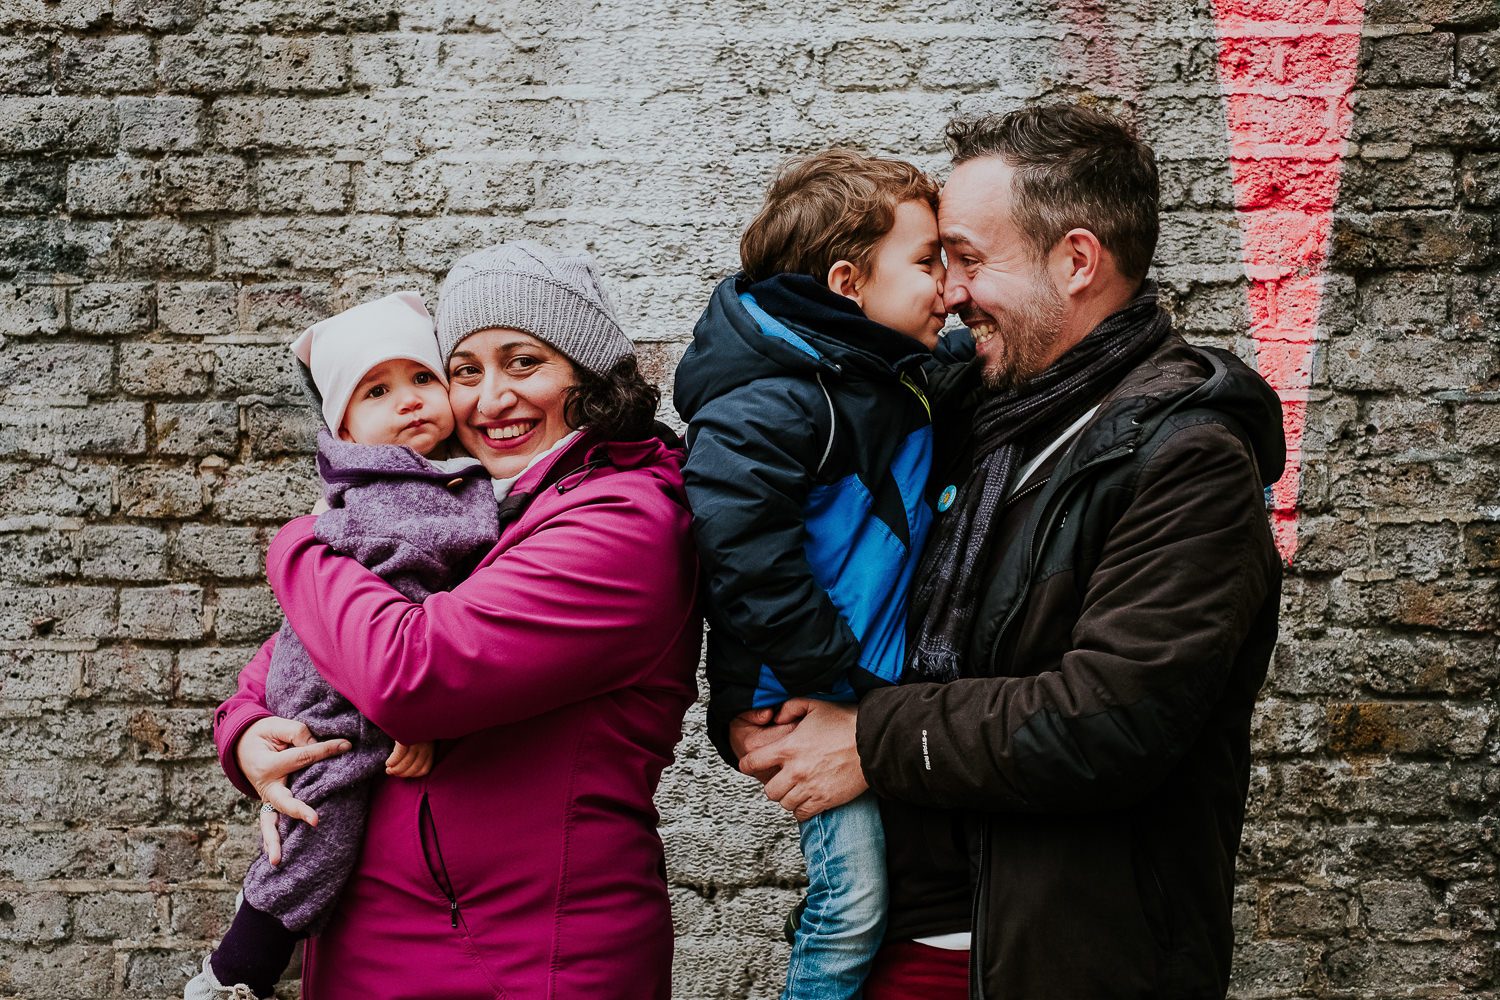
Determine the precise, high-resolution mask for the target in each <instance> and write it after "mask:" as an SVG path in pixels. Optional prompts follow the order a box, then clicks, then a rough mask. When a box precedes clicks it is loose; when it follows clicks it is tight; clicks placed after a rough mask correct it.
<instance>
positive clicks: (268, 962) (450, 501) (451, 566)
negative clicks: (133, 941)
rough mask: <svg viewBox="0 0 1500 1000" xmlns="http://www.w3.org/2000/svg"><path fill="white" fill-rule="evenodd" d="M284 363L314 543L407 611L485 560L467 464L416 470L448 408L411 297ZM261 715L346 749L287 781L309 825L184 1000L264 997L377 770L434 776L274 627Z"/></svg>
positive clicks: (443, 436) (339, 882)
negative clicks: (312, 437) (297, 383)
mask: <svg viewBox="0 0 1500 1000" xmlns="http://www.w3.org/2000/svg"><path fill="white" fill-rule="evenodd" d="M292 350H293V352H295V353H296V355H297V358H298V359H299V360H300V361H301V362H302V364H303V365H305V366H306V367H307V368H308V370H309V371H310V372H311V375H312V380H313V384H314V385H315V386H316V387H317V390H318V394H319V395H320V397H321V400H322V410H323V419H324V421H325V423H326V424H327V428H328V429H327V430H325V431H320V432H319V434H318V472H319V474H320V475H321V476H322V478H323V483H324V494H325V500H326V502H327V504H328V505H329V509H328V510H327V511H326V512H325V513H323V514H321V515H320V516H319V518H318V521H317V536H318V539H319V540H320V541H322V542H324V543H326V544H327V545H329V546H331V547H333V548H335V549H337V550H339V551H340V552H343V553H346V554H348V555H350V556H352V557H353V558H355V559H358V560H359V561H360V562H362V563H364V564H365V565H366V566H368V567H369V568H370V569H371V570H373V571H374V572H376V573H378V574H380V576H382V577H384V578H385V579H386V580H388V581H389V582H390V583H391V584H392V585H393V586H395V588H396V589H397V590H399V591H401V592H402V593H403V594H405V595H406V596H407V597H409V598H411V599H413V600H418V601H420V600H423V599H425V598H426V597H427V596H428V595H429V594H432V593H434V592H435V591H438V590H445V589H447V588H448V587H451V586H452V585H453V584H455V583H457V582H458V581H460V580H463V579H464V578H465V577H467V576H468V575H469V573H470V572H471V571H472V570H473V568H474V566H475V565H476V564H477V563H478V561H479V560H480V559H481V558H482V557H483V556H484V555H485V554H486V553H488V552H489V551H490V549H492V548H493V547H494V545H495V543H496V541H497V539H498V537H499V533H500V529H499V518H498V516H497V513H496V504H495V494H494V492H493V490H492V489H491V484H490V481H489V480H488V478H486V477H485V475H484V472H483V469H482V468H481V466H480V465H479V463H478V462H477V461H475V460H474V459H472V458H469V457H467V456H463V457H460V458H455V459H449V460H446V461H441V460H434V459H433V458H432V457H430V456H434V455H435V454H437V453H438V452H439V449H442V448H443V447H444V446H445V443H446V441H447V439H448V437H449V435H450V434H452V432H453V411H452V410H451V409H450V408H449V405H448V392H447V379H446V377H445V374H444V369H443V364H442V358H441V357H440V356H439V354H438V345H437V337H436V334H435V333H434V330H433V322H432V317H431V316H430V315H428V312H427V309H426V307H425V306H424V305H423V304H422V299H421V296H419V295H417V294H416V293H415V292H397V293H396V294H394V295H389V296H386V297H385V298H383V299H379V300H377V301H375V302H367V303H364V304H363V305H359V306H355V307H354V308H353V309H349V310H347V311H345V312H342V313H340V314H339V315H337V316H334V317H333V318H331V319H327V320H324V321H323V322H321V323H317V324H315V325H313V326H312V327H311V328H309V329H308V330H307V331H306V332H305V333H303V334H302V336H301V337H299V338H298V339H297V341H296V342H295V343H294V344H293V345H292ZM266 705H267V707H269V708H270V709H271V711H272V712H274V713H275V714H277V715H280V716H283V717H286V718H292V719H297V720H298V721H300V722H302V723H303V724H305V725H306V726H307V727H308V729H309V730H310V731H311V732H312V734H313V735H314V736H315V737H316V738H317V739H320V740H328V739H339V738H342V739H347V740H348V741H349V742H350V743H351V744H352V749H350V750H349V751H347V752H346V753H344V754H342V755H340V756H337V757H333V758H330V759H328V760H325V761H321V762H319V763H316V764H313V765H311V766H309V767H307V768H305V769H304V770H301V771H298V772H297V773H295V774H293V775H292V776H291V777H290V779H289V785H290V790H291V793H292V794H293V795H294V796H296V797H297V798H299V799H301V800H302V801H303V802H305V803H307V805H309V806H311V807H312V808H313V809H314V810H316V812H317V820H318V822H317V825H316V827H314V826H311V825H308V824H306V823H299V822H295V821H292V820H289V819H287V818H285V817H283V818H281V820H280V821H279V822H280V828H281V834H282V837H283V841H284V845H285V848H284V851H283V857H282V858H281V860H280V862H279V863H273V861H272V860H271V859H269V858H267V857H266V856H265V855H264V854H263V855H262V856H261V857H259V858H257V859H256V860H255V861H254V862H253V863H252V864H251V866H250V870H249V872H248V873H247V874H246V875H245V884H244V900H243V903H242V905H241V906H240V908H239V910H238V911H237V912H236V913H235V917H234V923H233V924H232V925H231V926H230V928H229V931H228V933H227V934H225V936H224V940H223V941H221V942H220V943H219V947H218V948H217V949H216V950H215V951H214V952H213V954H211V955H209V956H208V957H207V958H206V959H204V962H203V971H202V972H201V973H199V974H198V975H197V976H195V977H194V978H193V979H192V980H191V981H190V982H189V983H188V984H187V988H186V991H185V992H184V994H183V996H184V998H185V1000H211V998H239V997H245V996H247V995H249V993H253V994H254V995H256V996H261V997H265V996H270V995H271V994H272V991H273V989H274V987H275V983H276V981H277V980H278V979H279V978H280V977H281V973H282V972H283V971H284V970H285V968H286V965H287V962H288V961H289V960H290V958H291V953H292V949H293V948H294V947H295V945H296V942H297V941H298V940H299V939H300V938H302V937H305V936H307V935H308V934H311V933H316V932H317V931H318V930H319V929H320V928H321V927H322V925H323V923H324V922H325V921H326V920H327V918H328V916H329V915H330V914H331V913H332V911H333V908H334V904H335V902H336V901H337V898H338V894H339V892H340V890H341V889H342V888H343V886H344V883H345V882H346V881H347V880H348V877H349V874H350V872H351V871H352V870H353V868H354V863H355V861H356V859H357V858H358V856H359V850H360V845H361V841H362V840H363V837H364V828H365V817H366V811H367V806H368V801H369V796H370V792H371V789H372V788H373V786H374V784H375V779H376V778H377V777H378V776H379V775H380V774H381V773H382V772H383V771H384V772H385V773H388V774H391V775H393V776H396V777H405V778H420V777H424V776H426V774H427V773H428V772H429V771H430V770H431V769H432V766H433V756H434V754H433V745H432V744H431V743H424V744H416V745H413V746H402V745H401V744H393V742H392V741H391V739H390V738H389V737H388V736H386V735H385V734H384V733H382V732H381V731H380V730H379V729H378V728H376V727H375V725H374V724H373V723H371V722H370V720H368V719H366V718H365V717H364V716H363V715H361V714H360V712H359V711H358V709H356V708H355V707H354V706H353V705H351V704H350V703H349V701H348V700H347V699H346V698H344V697H343V696H342V695H341V694H339V693H338V692H337V691H335V690H333V688H331V687H330V686H329V685H328V683H327V682H326V681H324V680H323V678H322V676H321V675H319V674H318V672H317V670H316V669H314V667H313V664H312V661H311V660H310V659H309V658H308V656H307V652H306V650H305V649H304V648H303V646H302V643H301V641H300V640H298V638H297V635H296V633H294V632H293V631H292V630H291V627H290V626H289V625H287V624H285V623H283V625H282V627H281V631H280V633H278V635H277V639H276V647H275V651H274V653H273V654H272V658H271V666H270V673H269V675H268V677H267V679H266ZM262 808H263V809H270V808H271V807H270V806H269V805H264V806H262ZM247 991H248V992H247Z"/></svg>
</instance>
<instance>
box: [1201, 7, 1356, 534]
mask: <svg viewBox="0 0 1500 1000" xmlns="http://www.w3.org/2000/svg"><path fill="white" fill-rule="evenodd" d="M1364 16H1365V10H1364V2H1363V0H1327V2H1306V0H1214V19H1215V28H1216V29H1217V32H1218V36H1219V83H1220V85H1221V87H1222V88H1223V90H1224V101H1225V109H1226V117H1227V120H1228V125H1229V162H1230V169H1231V171H1232V174H1233V179H1234V196H1235V206H1236V210H1237V213H1238V215H1239V220H1240V233H1241V237H1242V245H1243V255H1244V264H1245V274H1246V276H1247V277H1248V278H1249V279H1250V284H1249V290H1248V297H1249V313H1250V332H1251V335H1252V337H1253V338H1254V340H1255V357H1256V367H1257V368H1259V369H1260V373H1261V374H1262V375H1263V376H1265V379H1266V381H1268V382H1269V383H1270V384H1271V386H1272V388H1274V389H1275V390H1276V392H1277V394H1278V395H1279V396H1280V397H1281V406H1282V414H1283V420H1284V421H1285V426H1286V437H1287V468H1286V473H1285V475H1283V476H1282V478H1281V480H1280V482H1278V483H1277V484H1276V485H1275V486H1274V487H1273V488H1272V524H1273V527H1274V530H1275V534H1276V545H1277V548H1278V549H1280V550H1281V555H1282V557H1283V558H1284V559H1285V560H1286V561H1287V562H1288V563H1290V562H1291V561H1292V559H1293V557H1294V556H1295V554H1296V551H1297V494H1298V489H1299V487H1300V484H1301V480H1302V431H1303V426H1304V424H1305V422H1306V417H1307V399H1308V387H1309V384H1310V383H1311V381H1312V363H1313V357H1314V352H1315V349H1316V345H1317V333H1318V312H1319V309H1320V307H1321V301H1322V294H1323V268H1324V264H1325V262H1326V255H1327V252H1328V239H1329V235H1330V233H1331V231H1332V228H1333V206H1334V203H1335V201H1336V199H1337V197H1338V187H1339V169H1340V166H1341V163H1342V157H1343V151H1344V144H1345V142H1346V140H1347V139H1348V137H1349V124H1350V120H1351V118H1352V117H1353V113H1352V110H1351V107H1350V103H1349V95H1350V93H1351V92H1352V91H1353V89H1354V79H1355V73H1356V71H1357V69H1358V66H1359V37H1360V29H1361V28H1362V27H1363V25H1364Z"/></svg>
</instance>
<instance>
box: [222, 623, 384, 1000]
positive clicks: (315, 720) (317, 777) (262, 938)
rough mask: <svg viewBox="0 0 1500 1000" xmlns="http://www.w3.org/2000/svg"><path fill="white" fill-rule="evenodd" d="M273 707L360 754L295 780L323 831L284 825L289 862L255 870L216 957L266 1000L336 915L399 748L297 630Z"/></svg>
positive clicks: (271, 696) (289, 638)
mask: <svg viewBox="0 0 1500 1000" xmlns="http://www.w3.org/2000/svg"><path fill="white" fill-rule="evenodd" d="M266 704H267V707H268V708H270V709H271V711H272V712H274V713H276V714H277V715H281V716H284V717H286V718H295V719H298V720H299V721H301V722H303V723H305V724H306V725H307V727H308V728H309V729H310V730H312V732H313V733H314V734H315V735H316V736H317V737H318V738H319V739H334V738H338V737H343V738H345V739H348V740H349V741H350V742H351V743H352V744H353V748H352V749H351V750H349V751H347V752H346V753H343V754H341V755H339V756H337V757H333V758H330V759H328V760H324V761H319V762H318V763H316V764H313V765H311V766H309V767H307V768H304V769H303V770H301V771H298V772H297V773H295V774H293V775H292V776H291V777H290V779H289V781H288V784H289V786H290V788H291V792H292V794H293V795H295V796H296V797H297V798H299V799H301V800H302V801H303V802H306V803H307V804H308V805H310V806H312V807H313V809H315V810H316V811H317V813H318V826H317V827H316V828H314V827H310V826H308V825H307V824H305V823H300V822H295V821H291V820H288V819H286V818H285V817H282V818H281V820H280V824H279V825H280V831H281V843H282V860H281V864H280V865H272V864H271V863H270V861H268V860H267V859H266V857H265V855H264V854H262V855H260V856H259V857H257V858H256V859H255V861H254V862H252V863H251V865H250V871H249V872H248V873H246V875H245V891H244V901H243V903H242V905H241V906H240V908H239V910H238V911H237V912H236V913H235V917H234V922H233V923H232V924H231V925H230V927H229V931H228V932H227V933H226V934H225V935H224V940H223V941H221V942H220V943H219V947H218V948H217V949H215V951H214V953H213V954H212V955H211V956H209V965H210V966H211V968H212V971H213V973H214V975H215V977H216V978H217V980H218V982H219V983H220V984H223V985H225V986H230V985H233V984H234V983H244V984H245V985H247V986H249V987H251V989H253V990H255V992H256V993H257V994H259V995H261V996H268V995H270V992H271V988H272V986H274V984H275V983H276V980H277V979H279V978H281V973H282V972H283V971H284V970H285V969H286V965H287V962H288V960H289V959H290V958H291V953H292V948H293V947H294V946H295V945H296V942H297V941H298V939H300V938H302V937H304V936H306V934H307V933H308V932H309V931H310V930H316V926H315V925H321V922H322V921H323V920H324V919H326V917H327V916H328V914H329V913H330V912H331V911H332V909H333V905H334V902H335V901H336V900H337V898H338V894H339V891H340V890H341V889H342V888H343V886H344V883H345V882H346V881H347V880H348V877H349V873H350V872H351V871H352V870H353V867H354V862H355V860H356V859H357V858H358V856H359V845H360V841H361V840H362V839H363V837H364V829H365V812H366V805H367V803H368V800H369V794H370V788H371V781H372V780H373V779H374V777H375V776H376V775H379V774H381V773H382V772H383V771H384V769H385V758H386V756H387V755H388V754H389V753H390V749H391V741H390V739H389V738H388V737H386V735H385V734H384V733H382V732H381V731H380V730H379V729H377V728H376V727H375V726H374V725H372V724H371V723H370V722H369V720H367V719H365V718H363V717H362V716H361V715H360V714H359V712H357V711H356V710H355V708H354V706H353V705H351V704H350V703H349V702H348V700H347V699H345V698H344V697H343V696H342V695H340V694H339V693H338V692H336V691H334V690H333V688H331V687H330V686H329V685H328V683H327V682H326V681H324V680H323V678H322V676H321V675H319V674H318V672H317V670H316V669H315V668H314V667H313V665H312V661H311V660H310V659H309V658H308V656H307V651H306V649H304V648H303V646H302V642H301V640H300V639H298V638H297V635H296V633H295V632H293V631H292V629H291V628H290V626H285V625H284V626H283V627H282V629H281V633H280V635H279V636H278V638H277V642H276V652H275V653H274V654H273V656H272V660H271V668H270V672H269V674H268V676H267V679H266ZM195 982H196V980H195Z"/></svg>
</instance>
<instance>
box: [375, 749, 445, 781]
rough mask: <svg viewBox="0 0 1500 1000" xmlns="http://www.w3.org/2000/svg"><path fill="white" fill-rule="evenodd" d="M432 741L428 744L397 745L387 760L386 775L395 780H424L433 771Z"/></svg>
mask: <svg viewBox="0 0 1500 1000" xmlns="http://www.w3.org/2000/svg"><path fill="white" fill-rule="evenodd" d="M432 749H433V745H432V742H431V741H428V742H426V743H413V744H412V745H411V746H407V745H406V744H405V743H397V744H396V748H395V749H394V750H392V751H391V755H390V756H389V757H387V758H386V759H385V773H386V774H389V775H390V776H391V777H393V778H424V777H426V776H427V773H428V772H429V771H431V770H432Z"/></svg>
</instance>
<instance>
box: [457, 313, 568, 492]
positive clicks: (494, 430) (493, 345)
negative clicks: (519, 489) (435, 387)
mask: <svg viewBox="0 0 1500 1000" xmlns="http://www.w3.org/2000/svg"><path fill="white" fill-rule="evenodd" d="M577 383H578V377H577V375H576V373H575V372H574V370H573V363H572V362H571V361H569V360H568V359H567V357H566V356H564V355H563V354H562V353H561V352H559V351H558V350H556V349H555V348H553V347H550V346H548V345H547V344H546V343H545V342H543V341H541V340H538V339H537V338H535V337H533V336H532V335H531V334H529V333H522V332H521V331H520V330H508V329H504V328H501V327H491V328H490V329H488V330H478V331H476V332H474V333H471V334H469V335H468V336H467V337H465V338H464V339H463V340H461V341H459V343H458V347H457V348H456V349H455V350H454V351H453V355H452V357H450V358H449V359H448V401H449V402H450V403H451V404H452V405H453V417H454V420H455V421H456V423H457V425H458V440H459V443H460V444H462V445H463V446H464V450H465V451H467V452H468V453H469V454H471V455H473V456H474V457H475V458H477V459H479V462H480V464H481V465H483V466H484V467H485V470H486V471H488V472H489V474H490V475H491V476H493V477H494V478H496V479H509V478H511V477H512V476H517V475H519V474H520V473H521V472H522V471H524V470H525V468H526V466H527V464H528V463H530V461H531V460H532V459H533V458H535V457H536V456H537V455H540V454H541V453H542V452H544V451H546V450H547V449H548V448H551V447H552V446H553V445H554V444H556V443H557V442H558V441H560V440H562V439H563V437H565V436H566V435H567V434H568V433H569V432H570V431H572V430H573V428H571V427H569V426H568V422H567V420H566V419H565V418H564V415H563V411H564V408H565V404H566V402H567V393H568V389H570V388H572V387H573V386H574V385H576V384H577Z"/></svg>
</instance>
